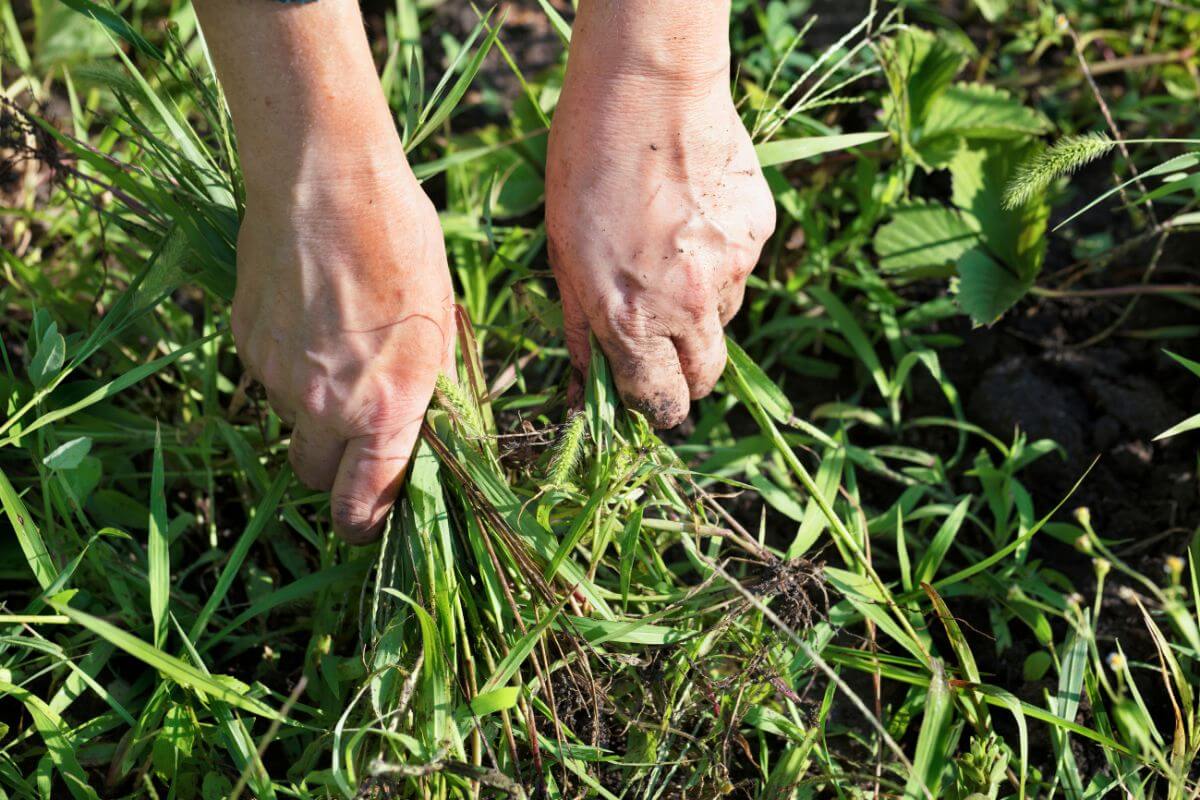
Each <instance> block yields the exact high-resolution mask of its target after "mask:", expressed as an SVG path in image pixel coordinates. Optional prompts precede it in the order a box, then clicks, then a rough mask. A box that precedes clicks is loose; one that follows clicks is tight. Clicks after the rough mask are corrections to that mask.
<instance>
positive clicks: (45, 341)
mask: <svg viewBox="0 0 1200 800" xmlns="http://www.w3.org/2000/svg"><path fill="white" fill-rule="evenodd" d="M66 358H67V340H66V339H64V338H63V336H62V334H61V333H59V332H58V325H57V324H56V323H53V322H51V323H50V327H49V328H47V329H46V332H45V333H44V334H43V335H42V338H41V339H40V340H39V341H38V346H37V352H36V353H34V355H33V360H31V361H30V362H29V380H30V381H31V382H32V383H33V386H34V388H35V389H41V388H43V387H44V386H46V384H48V383H50V381H51V380H52V379H53V378H54V377H55V376H57V375H58V371H59V370H61V369H62V366H63V362H64V361H66Z"/></svg>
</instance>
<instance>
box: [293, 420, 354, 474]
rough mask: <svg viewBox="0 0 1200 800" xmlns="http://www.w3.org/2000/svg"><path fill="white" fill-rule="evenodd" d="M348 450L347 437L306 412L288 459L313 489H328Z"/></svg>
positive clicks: (294, 469)
mask: <svg viewBox="0 0 1200 800" xmlns="http://www.w3.org/2000/svg"><path fill="white" fill-rule="evenodd" d="M345 450H346V442H345V440H344V439H343V438H342V437H340V436H338V435H337V434H335V433H334V432H333V431H331V430H330V429H329V428H327V427H324V426H322V425H321V424H319V423H318V422H316V421H315V420H313V419H312V417H309V416H307V415H305V414H300V415H299V416H298V417H297V419H296V427H295V429H294V430H293V431H292V441H291V444H290V445H288V460H289V461H291V462H292V470H293V471H295V473H296V477H297V478H299V479H300V482H301V483H303V484H304V485H305V486H307V487H308V488H310V489H315V490H316V491H318V492H328V491H329V490H330V489H332V488H333V481H334V478H336V477H337V471H338V464H339V463H340V462H341V460H342V453H343V452H345Z"/></svg>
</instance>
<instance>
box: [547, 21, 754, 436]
mask: <svg viewBox="0 0 1200 800" xmlns="http://www.w3.org/2000/svg"><path fill="white" fill-rule="evenodd" d="M672 4H679V5H680V6H681V8H680V9H678V11H679V12H680V13H678V14H675V13H670V14H668V13H665V12H666V11H667V10H669V9H663V8H661V7H662V6H664V5H667V6H669V5H672ZM643 6H647V7H649V6H654V7H655V8H656V9H657V10H658V12H660V13H659V14H658V16H657V17H654V16H653V15H650V14H648V10H649V9H648V8H643ZM728 13H729V4H728V3H727V2H711V3H701V4H696V3H693V2H683V0H590V1H588V2H581V3H580V9H579V16H578V17H577V20H576V24H575V29H574V34H573V37H572V44H571V54H570V60H569V62H568V67H567V75H566V79H565V83H564V86H563V91H562V95H561V98H560V100H559V103H558V108H557V110H556V111H555V115H554V124H553V126H552V127H551V130H550V143H549V153H548V159H547V166H546V230H547V235H548V238H549V243H550V244H549V253H550V261H551V267H552V268H553V270H554V275H555V278H556V280H557V282H558V286H559V290H560V294H561V295H562V302H563V316H564V323H565V327H566V337H567V346H568V349H569V350H570V354H571V359H572V362H573V364H574V366H575V367H576V368H577V369H578V370H580V371H581V372H586V370H587V365H588V360H589V350H590V346H589V334H594V335H595V337H596V339H597V341H598V342H599V343H600V346H601V347H602V348H603V350H604V353H605V355H606V356H607V357H608V359H609V363H610V366H611V368H612V372H613V376H614V378H615V381H616V384H617V388H618V390H619V391H620V393H621V397H622V399H623V400H624V401H625V403H626V404H627V405H629V406H630V407H632V408H634V409H636V410H638V411H640V412H642V413H643V414H645V415H646V416H647V418H648V419H649V420H650V422H651V423H652V424H654V425H655V426H656V427H660V428H667V427H672V426H675V425H677V424H679V423H680V422H682V421H683V420H684V418H685V417H686V416H687V413H688V407H689V400H693V399H697V398H700V397H703V396H705V395H706V394H708V393H709V392H710V391H712V388H713V385H714V384H715V383H716V381H717V379H718V378H719V377H720V375H721V372H722V370H723V368H724V366H725V358H726V352H725V340H724V336H723V331H722V328H723V326H724V325H725V324H726V323H727V322H728V321H729V320H730V318H732V317H733V315H734V314H735V313H736V312H737V310H738V308H739V307H740V305H741V303H742V296H743V292H744V289H745V283H746V278H747V276H748V275H749V273H750V271H751V270H752V269H753V268H754V265H755V263H756V262H757V260H758V256H759V253H760V252H761V250H762V247H763V244H764V243H765V242H766V240H767V238H768V237H769V236H770V235H771V233H772V231H773V230H774V227H775V206H774V202H773V200H772V196H771V193H770V190H769V188H768V187H767V184H766V181H765V180H764V178H763V175H762V172H761V170H760V169H759V166H758V161H757V159H756V158H755V153H754V148H753V145H752V143H751V141H750V137H749V135H748V134H747V132H746V130H745V128H744V127H743V126H742V123H741V120H740V119H739V118H738V115H737V112H736V110H735V109H734V105H733V101H732V98H731V96H730V89H729V55H728V53H729V51H728V43H727V41H726V40H727V31H728ZM662 25H667V26H668V28H669V32H666V33H664V32H663V31H656V30H655V27H656V26H662ZM672 48H673V49H674V50H676V51H678V52H672Z"/></svg>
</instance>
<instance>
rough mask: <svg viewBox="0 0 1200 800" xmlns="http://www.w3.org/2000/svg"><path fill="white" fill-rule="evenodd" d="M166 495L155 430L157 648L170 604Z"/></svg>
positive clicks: (152, 543) (153, 611) (153, 609)
mask: <svg viewBox="0 0 1200 800" xmlns="http://www.w3.org/2000/svg"><path fill="white" fill-rule="evenodd" d="M167 524H168V523H167V494H166V488H165V486H164V477H163V452H162V428H161V427H160V426H158V425H155V426H154V463H153V465H152V467H151V471H150V521H149V528H150V540H149V546H148V548H147V557H148V559H149V562H150V574H149V578H150V616H151V618H152V619H153V620H154V646H155V647H162V646H163V643H164V642H165V641H166V638H167V607H168V605H169V604H170V601H171V543H170V542H169V541H168V540H167Z"/></svg>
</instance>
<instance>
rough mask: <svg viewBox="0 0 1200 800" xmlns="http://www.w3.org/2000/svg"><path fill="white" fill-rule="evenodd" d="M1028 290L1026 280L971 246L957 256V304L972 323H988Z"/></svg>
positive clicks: (997, 317) (993, 320)
mask: <svg viewBox="0 0 1200 800" xmlns="http://www.w3.org/2000/svg"><path fill="white" fill-rule="evenodd" d="M1028 290H1029V284H1028V283H1025V282H1024V281H1022V280H1021V279H1020V278H1018V277H1017V276H1016V275H1014V274H1013V273H1012V272H1011V271H1009V270H1008V269H1006V268H1005V267H1003V266H1002V265H1000V264H999V263H997V262H996V260H995V259H994V258H992V257H991V256H990V255H988V253H987V251H985V250H983V249H982V248H979V247H975V248H972V249H971V250H968V251H967V252H966V253H964V254H963V256H962V258H960V259H959V260H958V304H959V306H960V307H961V308H962V310H963V312H964V313H965V314H966V315H967V316H969V317H970V318H971V321H972V322H974V323H975V324H976V325H991V324H992V323H993V322H995V321H996V320H998V319H1000V316H1001V315H1002V314H1003V313H1004V312H1005V311H1007V310H1008V309H1010V308H1012V307H1013V306H1014V305H1015V304H1016V302H1017V301H1018V300H1020V299H1021V297H1022V296H1023V295H1024V294H1025V292H1026V291H1028Z"/></svg>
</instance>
